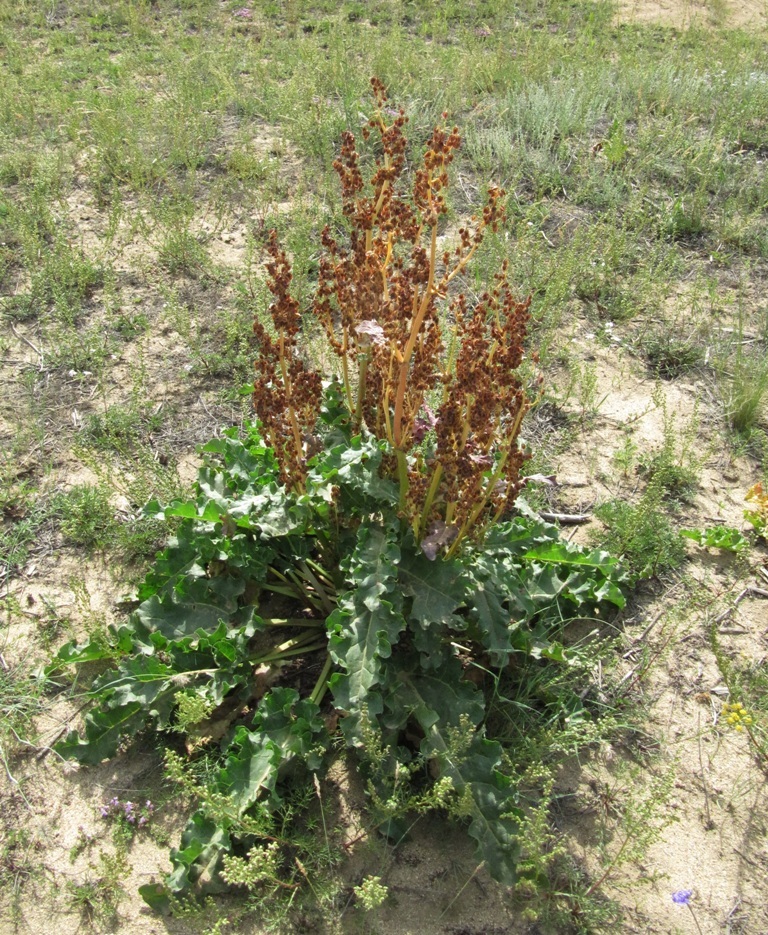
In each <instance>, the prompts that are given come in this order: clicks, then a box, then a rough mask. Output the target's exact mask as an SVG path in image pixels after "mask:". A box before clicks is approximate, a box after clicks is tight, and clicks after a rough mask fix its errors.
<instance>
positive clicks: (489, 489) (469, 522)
mask: <svg viewBox="0 0 768 935" xmlns="http://www.w3.org/2000/svg"><path fill="white" fill-rule="evenodd" d="M524 412H525V407H524V406H520V411H519V412H518V414H517V416H516V417H515V422H514V425H513V426H512V428H511V430H510V433H509V438H510V442H509V445H507V447H506V449H505V450H504V451H503V453H502V455H501V457H500V458H499V463H498V464H497V465H496V470H495V471H494V472H493V474H491V476H490V478H489V480H488V484H487V485H486V488H485V493H484V494H483V495H482V497H481V498H480V502H479V503H478V504H477V505H476V506H475V508H474V510H472V512H471V513H470V514H469V516H468V517H467V519H466V520H464V523H463V525H462V527H461V529H460V530H459V534H458V536H456V539H455V540H454V543H453V545H452V546H451V547H450V549H449V550H448V552H447V554H446V556H445V557H446V558H452V557H453V556H454V555H455V553H456V550H457V549H458V547H459V545H460V543H461V541H462V539H464V537H465V536H466V535H467V533H468V532H469V530H470V529H471V528H472V527H473V526H474V525H475V523H476V522H477V520H478V518H479V517H480V515H481V514H482V512H483V510H484V509H485V507H486V504H487V503H488V500H489V498H490V496H491V494H492V493H493V489H494V487H495V486H496V484H497V483H498V481H499V480H500V479H501V475H502V474H503V472H504V467H505V465H506V463H507V459H508V458H509V456H510V454H511V452H512V446H513V445H516V444H517V433H518V431H519V429H520V423H521V422H522V421H523V414H524Z"/></svg>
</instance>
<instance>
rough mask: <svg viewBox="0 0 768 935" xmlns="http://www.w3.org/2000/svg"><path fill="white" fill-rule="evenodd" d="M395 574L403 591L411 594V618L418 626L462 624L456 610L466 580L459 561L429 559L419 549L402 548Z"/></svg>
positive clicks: (464, 591)
mask: <svg viewBox="0 0 768 935" xmlns="http://www.w3.org/2000/svg"><path fill="white" fill-rule="evenodd" d="M399 577H400V584H401V586H402V589H403V594H405V595H407V596H408V597H412V598H413V603H412V604H411V610H410V614H409V616H410V617H411V619H413V620H417V621H418V622H419V623H420V624H422V626H429V625H430V624H433V623H434V624H447V625H451V624H458V625H459V626H460V627H462V626H463V622H462V620H461V618H460V617H458V616H457V614H456V611H457V609H458V608H459V607H461V606H462V605H463V604H464V602H465V599H466V596H467V592H468V589H469V581H468V579H467V577H466V575H465V574H464V569H463V567H462V565H461V564H460V563H459V562H453V561H437V562H431V561H430V560H429V559H428V558H427V557H426V556H425V555H424V554H423V553H422V552H421V551H419V552H418V553H416V552H414V551H413V550H407V551H406V550H404V552H403V556H402V559H401V561H400V574H399Z"/></svg>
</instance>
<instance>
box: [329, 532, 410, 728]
mask: <svg viewBox="0 0 768 935" xmlns="http://www.w3.org/2000/svg"><path fill="white" fill-rule="evenodd" d="M397 531H398V530H397V525H396V524H392V525H391V526H389V527H386V528H381V527H377V526H361V527H360V529H359V531H358V536H357V543H356V547H355V551H354V553H353V555H352V557H351V559H350V563H349V570H348V577H349V578H350V579H351V580H352V582H353V583H354V584H355V585H356V587H355V588H354V589H353V590H351V591H348V592H347V593H346V594H344V595H342V597H341V598H340V599H339V603H338V607H337V608H336V610H335V611H334V612H333V613H332V614H331V616H330V617H329V618H328V626H329V628H332V632H331V639H330V644H329V646H330V652H331V657H332V658H333V661H334V662H335V663H336V664H337V665H339V666H340V667H341V671H340V672H337V673H336V674H335V675H334V676H333V677H332V679H331V682H330V685H331V690H332V691H333V697H334V701H335V704H336V707H337V708H339V709H341V710H342V711H344V712H345V713H346V714H347V717H345V718H344V720H343V722H342V729H343V730H344V732H345V735H346V737H347V740H348V741H350V742H353V743H356V744H359V743H360V737H359V726H360V713H361V709H362V706H363V705H367V707H368V710H369V712H370V713H371V714H378V713H380V712H381V710H382V699H381V695H380V693H379V692H377V691H376V690H375V689H376V686H377V685H378V684H379V682H380V680H381V671H382V660H383V659H387V658H389V656H390V655H391V653H392V646H393V644H395V643H396V642H397V640H398V639H399V636H400V633H401V632H402V631H403V630H404V629H405V619H404V617H403V615H402V592H401V589H400V586H399V584H398V578H397V563H398V561H399V559H400V548H399V546H398V544H397Z"/></svg>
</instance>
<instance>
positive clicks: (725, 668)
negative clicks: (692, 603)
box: [709, 619, 768, 772]
mask: <svg viewBox="0 0 768 935" xmlns="http://www.w3.org/2000/svg"><path fill="white" fill-rule="evenodd" d="M709 638H710V645H711V646H712V651H713V653H714V656H715V660H716V662H717V667H718V669H719V670H720V674H721V676H722V678H723V681H724V682H725V684H726V686H727V688H728V698H729V701H728V702H727V703H726V704H724V705H723V708H722V710H721V712H720V717H721V720H722V721H723V724H724V725H725V726H726V727H727V728H728V729H730V730H734V731H736V732H737V733H741V734H744V735H745V737H746V738H747V740H748V741H749V744H750V746H751V747H752V749H753V750H754V753H755V755H756V757H757V759H758V761H759V762H760V765H761V766H762V768H763V769H764V770H765V771H767V772H768V674H767V673H766V671H765V666H764V665H763V664H762V662H761V661H758V662H755V661H751V660H743V659H739V660H735V659H732V658H731V657H730V656H729V655H728V654H727V653H726V651H725V650H724V649H723V647H722V645H721V643H720V634H719V632H718V629H717V619H715V620H714V621H713V622H712V624H711V626H710V628H709Z"/></svg>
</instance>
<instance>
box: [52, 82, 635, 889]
mask: <svg viewBox="0 0 768 935" xmlns="http://www.w3.org/2000/svg"><path fill="white" fill-rule="evenodd" d="M373 90H374V97H375V107H374V111H373V116H372V117H371V119H370V122H369V125H368V127H367V128H366V133H365V135H366V136H367V137H373V140H372V141H370V142H372V143H375V145H372V151H373V157H372V158H373V169H372V171H371V173H370V177H369V178H368V180H367V181H365V180H364V173H363V169H362V168H361V166H362V160H361V157H360V155H359V154H358V151H357V148H356V141H355V139H354V137H353V136H352V134H350V133H348V134H346V135H345V137H344V140H343V145H342V148H341V155H340V158H339V161H338V163H337V171H338V174H339V176H340V180H341V185H342V195H343V213H344V217H345V219H346V229H345V231H344V233H343V238H342V234H341V233H338V232H337V233H336V234H332V232H331V231H330V230H326V231H325V232H324V234H323V245H324V248H325V254H324V256H323V259H322V260H321V263H320V276H319V284H318V289H317V295H316V297H315V299H314V301H313V303H312V306H311V308H309V309H301V308H300V307H299V305H298V303H297V302H296V300H295V299H294V298H293V297H292V295H291V289H290V286H291V267H290V263H289V260H288V258H287V256H286V254H285V253H284V252H283V251H282V249H281V248H280V246H279V244H278V242H277V239H276V237H272V239H271V240H270V243H269V247H268V250H269V255H270V260H269V263H268V267H267V272H268V277H269V279H268V285H269V288H270V290H271V293H272V296H273V302H272V305H271V307H270V315H269V319H268V320H266V319H264V318H263V317H261V316H258V315H257V316H256V320H255V325H254V331H255V334H256V338H257V343H258V357H257V360H256V366H255V370H256V377H255V381H254V386H253V401H254V409H255V419H254V420H253V422H251V423H250V424H247V425H245V426H244V427H243V428H242V429H239V430H238V429H231V430H227V431H225V432H224V433H223V434H222V436H221V437H220V438H217V439H215V440H213V441H211V442H210V443H209V444H207V445H205V446H204V448H203V454H204V456H205V461H204V464H203V467H202V468H201V469H200V472H199V476H198V479H197V482H196V484H195V487H194V495H193V496H192V497H190V498H189V499H185V500H180V501H176V502H173V503H170V504H166V505H161V504H159V503H152V504H149V505H148V507H147V513H148V514H149V515H152V516H156V517H159V518H162V519H171V518H173V520H174V522H175V524H176V529H175V535H174V537H173V538H172V539H171V540H170V541H169V542H168V545H167V547H166V548H165V549H164V550H163V551H162V552H161V553H160V554H159V555H158V556H157V559H156V561H155V563H154V565H153V567H152V569H151V570H150V572H149V574H148V575H147V577H146V579H145V581H144V582H143V584H142V585H141V586H140V588H139V592H138V595H137V602H136V606H135V609H134V610H133V612H132V613H131V614H130V616H129V617H128V619H127V620H126V621H125V622H124V623H123V624H122V625H121V626H119V627H117V628H116V629H115V630H114V632H113V633H112V638H111V639H110V640H109V641H104V640H103V639H92V640H89V641H86V642H84V643H81V644H78V643H70V644H67V645H66V646H65V647H63V648H62V650H61V651H60V652H59V653H58V655H57V656H56V658H55V659H54V660H53V661H52V662H51V664H50V665H49V667H48V673H49V674H53V673H56V672H59V671H60V670H61V669H63V668H64V667H68V666H78V665H84V664H86V663H89V662H94V661H97V660H100V661H101V664H102V667H104V666H105V665H106V668H104V669H103V671H102V673H101V674H100V675H99V676H98V677H97V678H96V679H95V680H94V681H93V683H92V685H91V688H90V691H89V695H90V697H91V698H92V700H93V707H92V709H91V710H90V711H89V712H88V713H87V715H86V716H85V722H84V726H83V728H82V729H81V730H80V731H72V732H70V733H69V735H68V736H67V737H66V738H65V739H64V740H63V741H61V742H60V743H59V744H58V747H57V749H58V752H59V753H60V754H61V755H62V756H64V757H69V758H73V759H75V760H77V761H79V762H80V763H82V764H94V763H98V762H101V761H102V760H104V759H105V758H110V757H114V756H116V755H118V754H119V753H120V752H121V751H123V750H124V749H125V748H126V745H127V744H129V743H130V742H131V738H132V737H133V736H135V735H136V734H137V733H139V732H140V731H148V730H150V731H158V732H160V733H163V734H165V735H167V736H168V737H178V735H179V734H181V735H182V736H183V738H184V743H185V751H186V756H183V755H180V754H179V753H178V752H171V753H169V755H168V760H167V762H168V771H169V774H170V776H171V778H173V779H175V780H177V781H178V782H180V783H181V784H182V786H184V785H185V783H186V788H187V789H192V785H190V782H189V772H188V769H187V765H186V762H187V761H190V762H194V760H195V758H196V757H199V756H202V755H205V756H206V757H208V758H209V760H210V759H211V758H213V760H214V761H215V763H216V767H215V769H213V771H211V770H210V769H209V770H208V773H207V776H208V779H207V780H206V783H205V784H204V786H202V787H201V786H199V785H198V786H196V787H194V788H195V791H196V795H197V799H198V801H197V807H196V810H195V811H194V813H193V814H192V816H191V818H190V820H189V823H188V825H187V828H186V830H185V831H184V834H183V836H182V840H181V842H180V846H179V847H178V848H176V849H174V850H173V851H172V852H171V861H172V865H173V870H172V872H171V873H170V874H169V875H168V876H167V878H166V879H165V880H163V881H161V882H157V883H151V884H148V885H147V886H145V887H143V889H142V892H143V895H144V897H145V899H146V900H147V901H148V902H149V903H150V905H153V906H156V907H161V906H162V905H164V904H165V903H166V902H167V900H168V899H169V897H172V896H178V895H188V894H193V893H206V892H215V891H217V890H219V889H222V888H224V887H226V886H228V885H244V884H243V881H247V880H248V879H250V878H251V877H252V878H253V879H254V880H256V879H259V880H263V879H264V874H265V873H266V872H267V871H266V870H264V869H263V867H262V864H263V865H264V867H266V865H267V864H269V868H270V869H269V874H270V876H269V879H270V880H271V881H273V882H274V884H275V885H278V886H288V887H290V886H294V885H296V882H297V878H296V873H297V871H296V869H295V868H294V867H293V863H291V862H289V861H284V862H282V863H281V862H280V861H279V860H278V858H277V857H276V853H277V850H276V849H279V847H280V845H281V840H280V838H279V835H275V833H274V827H273V824H271V823H270V816H273V815H274V814H275V813H276V812H278V811H279V810H280V808H281V807H282V805H283V802H284V780H285V777H286V775H287V774H288V773H290V774H291V776H292V778H293V781H295V777H296V776H297V775H302V774H303V775H304V776H305V777H306V780H307V781H310V782H311V778H310V777H311V774H312V773H317V772H318V771H321V770H322V769H323V768H324V765H325V764H326V763H327V762H328V761H329V759H330V758H331V757H333V756H334V755H338V754H337V753H334V748H336V749H337V748H338V744H336V743H334V741H335V740H336V739H337V735H339V736H340V737H341V738H342V739H343V742H344V744H345V745H346V747H347V748H348V750H349V756H350V757H351V758H353V759H354V760H355V761H356V762H357V763H358V764H359V766H360V768H361V769H362V770H363V771H365V772H366V773H367V775H368V779H369V783H370V789H371V795H372V797H373V798H375V797H376V796H377V789H384V788H385V787H386V785H387V779H386V777H387V775H389V776H394V775H395V774H396V773H397V772H398V771H402V770H403V769H405V770H406V771H407V769H408V768H409V764H411V765H413V764H422V765H424V766H425V767H426V769H425V771H424V772H425V773H426V774H428V775H429V777H431V781H432V782H433V783H434V784H435V788H436V789H437V790H438V791H437V792H436V793H435V795H434V798H433V800H432V801H433V802H434V803H436V804H437V805H439V807H441V808H445V809H446V810H447V812H448V814H450V815H452V816H454V817H455V818H456V820H458V821H462V822H464V823H465V824H466V826H467V830H468V832H469V834H470V835H471V836H472V838H474V840H475V842H476V845H477V850H478V855H479V857H480V859H481V860H483V861H484V862H485V864H486V866H487V867H488V869H489V870H490V872H491V873H492V874H493V875H494V876H495V877H496V878H497V879H498V880H500V881H502V882H504V883H507V884H511V883H512V882H514V879H515V863H516V859H517V855H518V850H519V845H518V831H519V820H520V817H521V814H522V813H521V810H520V809H521V803H520V801H519V797H518V791H517V789H516V787H515V784H514V782H513V781H512V779H511V778H510V774H509V772H508V771H507V770H506V769H505V752H504V750H503V748H502V744H501V743H500V742H499V740H498V739H495V738H494V737H493V736H490V735H489V730H488V728H487V725H486V700H487V699H486V697H485V685H484V683H483V680H482V679H478V678H477V677H476V675H477V672H478V671H480V670H482V671H483V672H495V673H498V674H501V673H504V672H505V671H506V670H507V669H508V668H509V667H513V666H515V665H516V664H517V663H518V662H519V661H520V660H521V659H522V658H526V659H533V660H537V664H540V665H553V666H568V664H569V661H570V653H569V650H568V649H567V648H566V647H565V646H564V645H563V643H562V641H561V635H562V631H563V625H564V621H567V620H568V619H570V618H572V617H574V616H576V615H578V616H584V615H588V614H590V613H593V612H596V611H599V609H600V608H601V607H602V608H604V609H605V608H607V607H609V606H613V607H621V606H622V605H623V600H624V599H623V596H622V592H621V582H622V580H623V579H622V573H621V571H620V569H619V567H618V565H617V563H616V561H615V560H613V559H612V558H611V557H609V556H608V555H607V554H606V553H604V552H600V551H590V550H587V549H585V548H582V547H579V546H576V545H574V544H571V543H569V542H566V541H564V540H562V539H561V538H560V536H559V530H558V528H557V527H555V526H553V525H551V524H549V523H546V522H544V521H542V520H541V519H539V518H538V517H536V515H535V514H533V513H531V511H530V510H528V509H527V508H526V507H525V504H524V503H523V501H522V499H521V498H520V497H519V494H520V491H521V488H522V486H523V484H524V483H525V478H524V476H523V475H522V473H521V471H522V468H523V466H524V463H525V460H526V457H527V452H526V450H525V448H524V447H523V446H522V445H521V444H520V442H519V434H520V429H521V425H522V421H523V417H524V414H525V411H526V409H527V406H528V403H527V396H526V390H525V386H524V381H523V379H522V377H521V376H520V371H521V364H522V363H523V360H524V358H525V356H526V350H525V337H526V323H527V315H528V305H529V300H527V299H525V300H523V301H519V300H517V299H516V298H515V297H514V294H513V291H512V289H511V287H510V285H509V283H508V282H507V278H506V269H505V268H502V269H501V270H500V272H499V273H498V274H497V276H496V277H495V279H494V280H493V281H492V283H490V284H489V287H488V289H487V291H485V292H484V293H481V294H480V295H479V296H478V297H476V298H474V299H473V300H472V301H470V299H469V298H468V297H467V296H466V295H465V294H464V293H463V292H462V291H460V288H459V284H460V282H461V278H462V276H463V274H464V272H465V270H466V269H467V268H468V267H469V265H470V264H471V261H472V258H473V257H474V255H475V254H476V252H477V250H478V249H479V247H480V245H481V243H482V241H483V238H484V236H485V234H486V232H487V231H489V230H495V229H496V228H497V227H498V226H499V225H500V224H502V223H503V221H504V211H503V199H504V193H503V192H502V191H501V190H499V189H491V190H490V192H489V199H488V202H487V204H486V206H485V208H484V209H483V211H482V213H481V214H480V215H479V216H478V218H477V219H475V220H474V221H473V222H472V224H471V225H468V226H467V227H465V228H461V229H460V230H459V231H458V235H457V236H458V241H457V244H456V245H455V246H454V247H453V248H445V247H443V246H440V244H441V237H440V233H439V231H440V225H441V223H442V221H443V218H444V215H445V213H446V211H447V207H446V201H445V190H446V187H447V183H448V168H449V165H450V163H451V161H452V159H453V157H454V154H455V152H456V150H457V149H458V147H459V144H460V135H459V133H458V131H457V130H456V129H455V128H454V129H452V130H448V129H446V128H445V127H442V126H439V127H437V128H436V129H435V131H434V133H433V135H432V137H431V140H430V141H429V143H428V144H427V147H426V151H425V153H424V156H423V159H422V163H421V165H420V166H419V167H418V168H417V169H416V171H415V173H414V175H413V184H412V185H411V186H410V187H409V186H408V185H406V179H405V176H406V174H407V173H406V151H407V144H406V139H405V136H404V128H405V126H406V117H405V114H404V113H403V112H402V111H396V110H393V109H392V108H391V107H390V106H389V103H388V101H387V98H386V93H385V91H384V88H383V87H382V85H381V84H380V83H379V82H378V81H374V82H373ZM342 239H343V243H342ZM307 318H310V319H314V321H315V323H316V324H317V326H318V327H321V328H323V329H324V331H325V334H326V336H327V340H328V343H329V345H330V347H331V348H332V349H333V351H334V352H335V354H336V357H337V360H338V366H337V367H336V368H335V372H334V373H327V374H323V373H320V372H319V371H318V370H317V369H315V368H314V367H313V365H312V362H311V361H310V360H309V359H308V357H307V356H306V355H305V354H304V353H303V352H302V345H303V341H302V335H303V334H304V333H305V330H306V328H307V321H306V319H307ZM309 326H310V327H314V326H313V325H312V324H311V323H310V325H309ZM528 382H529V383H530V380H529V381H528ZM176 747H177V748H178V742H177V743H176ZM302 771H303V773H302ZM390 817H391V820H389V821H387V822H386V823H382V830H383V831H385V832H386V833H389V834H392V835H395V836H397V834H398V833H399V832H398V823H397V821H396V816H394V817H392V816H390ZM264 848H267V850H268V855H267V856H268V857H269V860H267V857H266V856H265V855H266V854H267V851H266V850H264ZM249 855H250V856H249ZM259 855H260V856H259ZM257 857H258V859H259V860H260V861H261V863H260V864H259V865H258V866H257V865H256V863H255V861H256V858H257ZM249 861H251V863H252V864H253V866H252V869H253V873H252V874H250V876H249V872H248V867H249V866H250V864H249ZM294 863H295V862H294ZM259 868H261V869H259ZM299 869H300V868H299ZM257 871H258V872H257Z"/></svg>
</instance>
